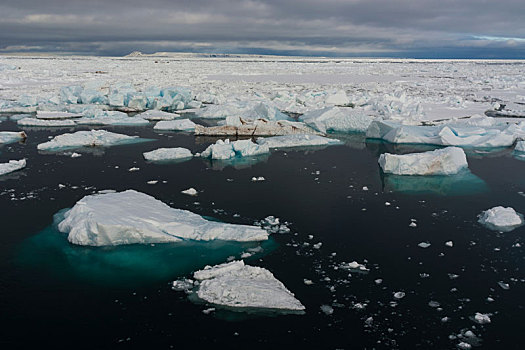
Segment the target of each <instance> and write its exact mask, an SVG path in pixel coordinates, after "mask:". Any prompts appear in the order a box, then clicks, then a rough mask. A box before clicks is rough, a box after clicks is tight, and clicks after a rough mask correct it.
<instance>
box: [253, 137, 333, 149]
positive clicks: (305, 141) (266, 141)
mask: <svg viewBox="0 0 525 350" xmlns="http://www.w3.org/2000/svg"><path fill="white" fill-rule="evenodd" d="M257 143H258V144H259V145H263V146H267V147H269V148H293V147H313V146H330V145H337V144H341V141H339V140H337V139H332V138H328V137H323V136H319V135H305V134H295V135H284V136H272V137H259V138H258V139H257Z"/></svg>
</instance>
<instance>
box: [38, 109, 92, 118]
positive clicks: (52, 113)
mask: <svg viewBox="0 0 525 350" xmlns="http://www.w3.org/2000/svg"><path fill="white" fill-rule="evenodd" d="M36 117H37V118H38V119H46V120H47V119H71V118H80V117H82V114H79V113H69V112H55V111H37V112H36Z"/></svg>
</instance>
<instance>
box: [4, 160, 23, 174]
mask: <svg viewBox="0 0 525 350" xmlns="http://www.w3.org/2000/svg"><path fill="white" fill-rule="evenodd" d="M25 167H26V160H25V159H20V160H10V161H9V162H8V163H0V176H1V175H5V174H9V173H12V172H13V171H17V170H20V169H23V168H25Z"/></svg>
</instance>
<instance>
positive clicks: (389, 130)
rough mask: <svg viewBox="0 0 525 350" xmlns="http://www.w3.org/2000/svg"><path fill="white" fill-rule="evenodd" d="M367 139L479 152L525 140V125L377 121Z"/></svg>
mask: <svg viewBox="0 0 525 350" xmlns="http://www.w3.org/2000/svg"><path fill="white" fill-rule="evenodd" d="M366 136H367V138H373V139H381V140H384V141H387V142H390V143H406V144H429V145H439V146H462V147H479V148H491V147H509V146H511V145H513V144H514V142H515V141H516V139H518V138H521V137H524V136H525V122H521V123H519V124H508V125H507V124H506V123H503V124H502V123H496V122H494V123H492V124H491V126H490V127H480V126H476V125H472V124H467V123H447V124H444V125H436V126H414V125H402V124H399V123H397V122H392V121H374V122H372V123H371V124H370V126H369V127H368V130H367V132H366Z"/></svg>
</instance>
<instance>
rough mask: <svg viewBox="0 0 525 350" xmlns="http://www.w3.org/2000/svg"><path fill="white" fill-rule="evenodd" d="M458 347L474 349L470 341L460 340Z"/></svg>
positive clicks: (462, 349) (463, 349)
mask: <svg viewBox="0 0 525 350" xmlns="http://www.w3.org/2000/svg"><path fill="white" fill-rule="evenodd" d="M457 347H458V349H461V350H469V349H472V345H470V344H469V343H467V342H464V341H462V342H460V343H459V344H458V345H457Z"/></svg>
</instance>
